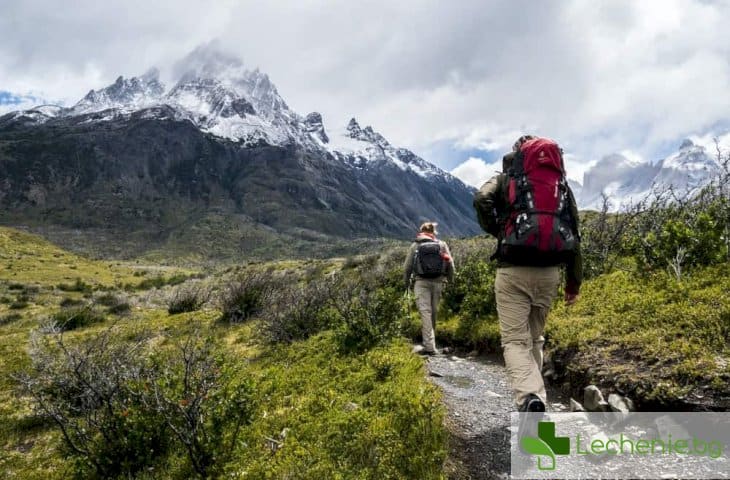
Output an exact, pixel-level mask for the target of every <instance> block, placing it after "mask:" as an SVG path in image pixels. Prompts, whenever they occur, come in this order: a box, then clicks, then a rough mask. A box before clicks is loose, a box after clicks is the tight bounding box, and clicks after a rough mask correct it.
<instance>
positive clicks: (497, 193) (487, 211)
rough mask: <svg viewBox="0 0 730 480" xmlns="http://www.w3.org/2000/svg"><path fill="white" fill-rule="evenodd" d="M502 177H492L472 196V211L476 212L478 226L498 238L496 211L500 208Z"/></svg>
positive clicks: (501, 175)
mask: <svg viewBox="0 0 730 480" xmlns="http://www.w3.org/2000/svg"><path fill="white" fill-rule="evenodd" d="M503 177H504V174H499V175H495V176H493V177H492V178H490V179H489V180H488V181H487V182H486V183H485V184H484V185H482V187H481V188H480V189H479V190H478V191H477V193H476V194H474V209H475V210H476V212H477V220H478V221H479V225H480V226H481V227H482V230H484V231H485V232H487V233H489V234H490V235H493V236H495V237H498V236H499V216H498V215H497V209H498V208H499V207H500V205H499V199H500V198H501V194H502V191H501V190H502V188H501V185H502V183H503Z"/></svg>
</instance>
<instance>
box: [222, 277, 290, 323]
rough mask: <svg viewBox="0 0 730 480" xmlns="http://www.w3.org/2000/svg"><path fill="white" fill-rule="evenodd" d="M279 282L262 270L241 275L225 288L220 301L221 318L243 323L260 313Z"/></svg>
mask: <svg viewBox="0 0 730 480" xmlns="http://www.w3.org/2000/svg"><path fill="white" fill-rule="evenodd" d="M277 286H278V284H277V283H276V282H275V281H274V280H272V279H271V277H270V276H268V275H266V274H265V273H260V272H247V273H245V274H242V275H239V276H238V277H237V278H236V279H235V280H233V281H231V282H230V283H229V284H228V285H227V286H226V287H225V289H224V291H223V293H222V295H221V296H220V298H219V300H218V303H219V308H220V310H221V312H222V315H221V318H220V320H221V321H223V322H228V323H241V322H245V321H246V320H248V319H249V318H251V317H253V316H256V315H258V314H260V313H261V312H262V310H263V308H264V306H266V305H267V304H271V303H272V300H271V297H272V295H273V293H274V291H275V290H276V288H277Z"/></svg>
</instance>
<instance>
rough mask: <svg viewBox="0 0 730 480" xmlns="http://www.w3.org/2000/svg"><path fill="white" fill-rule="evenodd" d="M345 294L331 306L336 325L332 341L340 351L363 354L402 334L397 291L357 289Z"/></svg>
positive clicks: (400, 297) (399, 296) (364, 287)
mask: <svg viewBox="0 0 730 480" xmlns="http://www.w3.org/2000/svg"><path fill="white" fill-rule="evenodd" d="M340 292H343V290H340ZM345 292H346V293H345V295H342V294H341V296H340V298H339V301H337V302H335V304H334V309H335V311H336V312H337V314H338V315H337V323H339V327H338V328H337V329H336V331H335V332H336V334H335V335H336V336H335V338H336V340H337V341H338V343H339V346H340V348H341V349H342V350H343V351H345V352H363V351H365V350H369V349H371V348H373V347H375V346H378V345H383V344H385V343H387V342H388V341H390V340H392V339H393V338H395V337H396V336H397V335H399V334H400V333H401V332H402V331H403V328H402V327H403V325H402V320H403V315H402V314H403V310H402V308H401V307H402V305H401V299H402V294H401V293H400V290H396V289H395V288H393V287H386V288H374V289H373V288H372V286H359V287H356V288H353V289H351V290H350V291H349V292H347V291H346V290H345Z"/></svg>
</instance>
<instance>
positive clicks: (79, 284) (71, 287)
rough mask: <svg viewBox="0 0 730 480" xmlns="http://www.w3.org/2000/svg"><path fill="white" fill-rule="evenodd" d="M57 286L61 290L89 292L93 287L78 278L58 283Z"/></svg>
mask: <svg viewBox="0 0 730 480" xmlns="http://www.w3.org/2000/svg"><path fill="white" fill-rule="evenodd" d="M57 288H58V289H59V290H61V291H62V292H81V293H90V292H91V291H92V290H93V288H92V286H91V285H89V284H88V283H86V282H84V281H83V280H81V279H80V278H77V279H76V281H75V282H74V283H59V284H58V285H57Z"/></svg>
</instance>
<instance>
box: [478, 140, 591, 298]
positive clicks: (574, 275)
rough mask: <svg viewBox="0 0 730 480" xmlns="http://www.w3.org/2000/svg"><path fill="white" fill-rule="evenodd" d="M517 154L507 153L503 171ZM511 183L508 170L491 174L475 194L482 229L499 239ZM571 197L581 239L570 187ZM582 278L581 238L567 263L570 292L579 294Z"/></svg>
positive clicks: (500, 263) (575, 232) (502, 263)
mask: <svg viewBox="0 0 730 480" xmlns="http://www.w3.org/2000/svg"><path fill="white" fill-rule="evenodd" d="M513 158H514V154H508V155H505V157H504V158H503V160H502V167H503V171H505V172H506V171H508V170H509V168H510V167H511V162H512V160H513ZM508 185H509V176H508V175H507V174H506V173H500V174H498V175H495V176H494V177H492V178H490V179H489V180H488V181H487V182H486V183H485V184H484V185H482V187H481V188H480V189H479V191H477V193H476V194H475V195H474V208H475V209H476V212H477V219H478V220H479V225H481V227H482V229H483V230H484V231H485V232H487V233H489V234H490V235H493V236H494V237H496V238H497V239H499V238H500V237H501V236H502V235H503V234H504V232H503V230H504V220H505V218H506V216H507V188H508ZM568 200H569V206H568V208H570V212H571V216H572V218H573V219H574V223H573V225H572V230H573V234H574V235H575V236H576V237H577V238H579V239H580V234H579V224H578V207H577V205H576V203H575V197H574V196H573V192H572V190H571V189H570V187H568ZM497 260H498V261H499V265H498V266H509V264H508V263H506V262H504V261H503V260H500V259H499V257H497ZM582 282H583V257H582V255H581V251H580V241H578V243H577V245H576V248H575V250H574V251H573V252H572V254H571V255H570V256H569V258H568V261H567V263H566V286H565V290H566V292H568V293H575V294H577V293H578V291H579V290H580V284H581V283H582Z"/></svg>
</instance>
